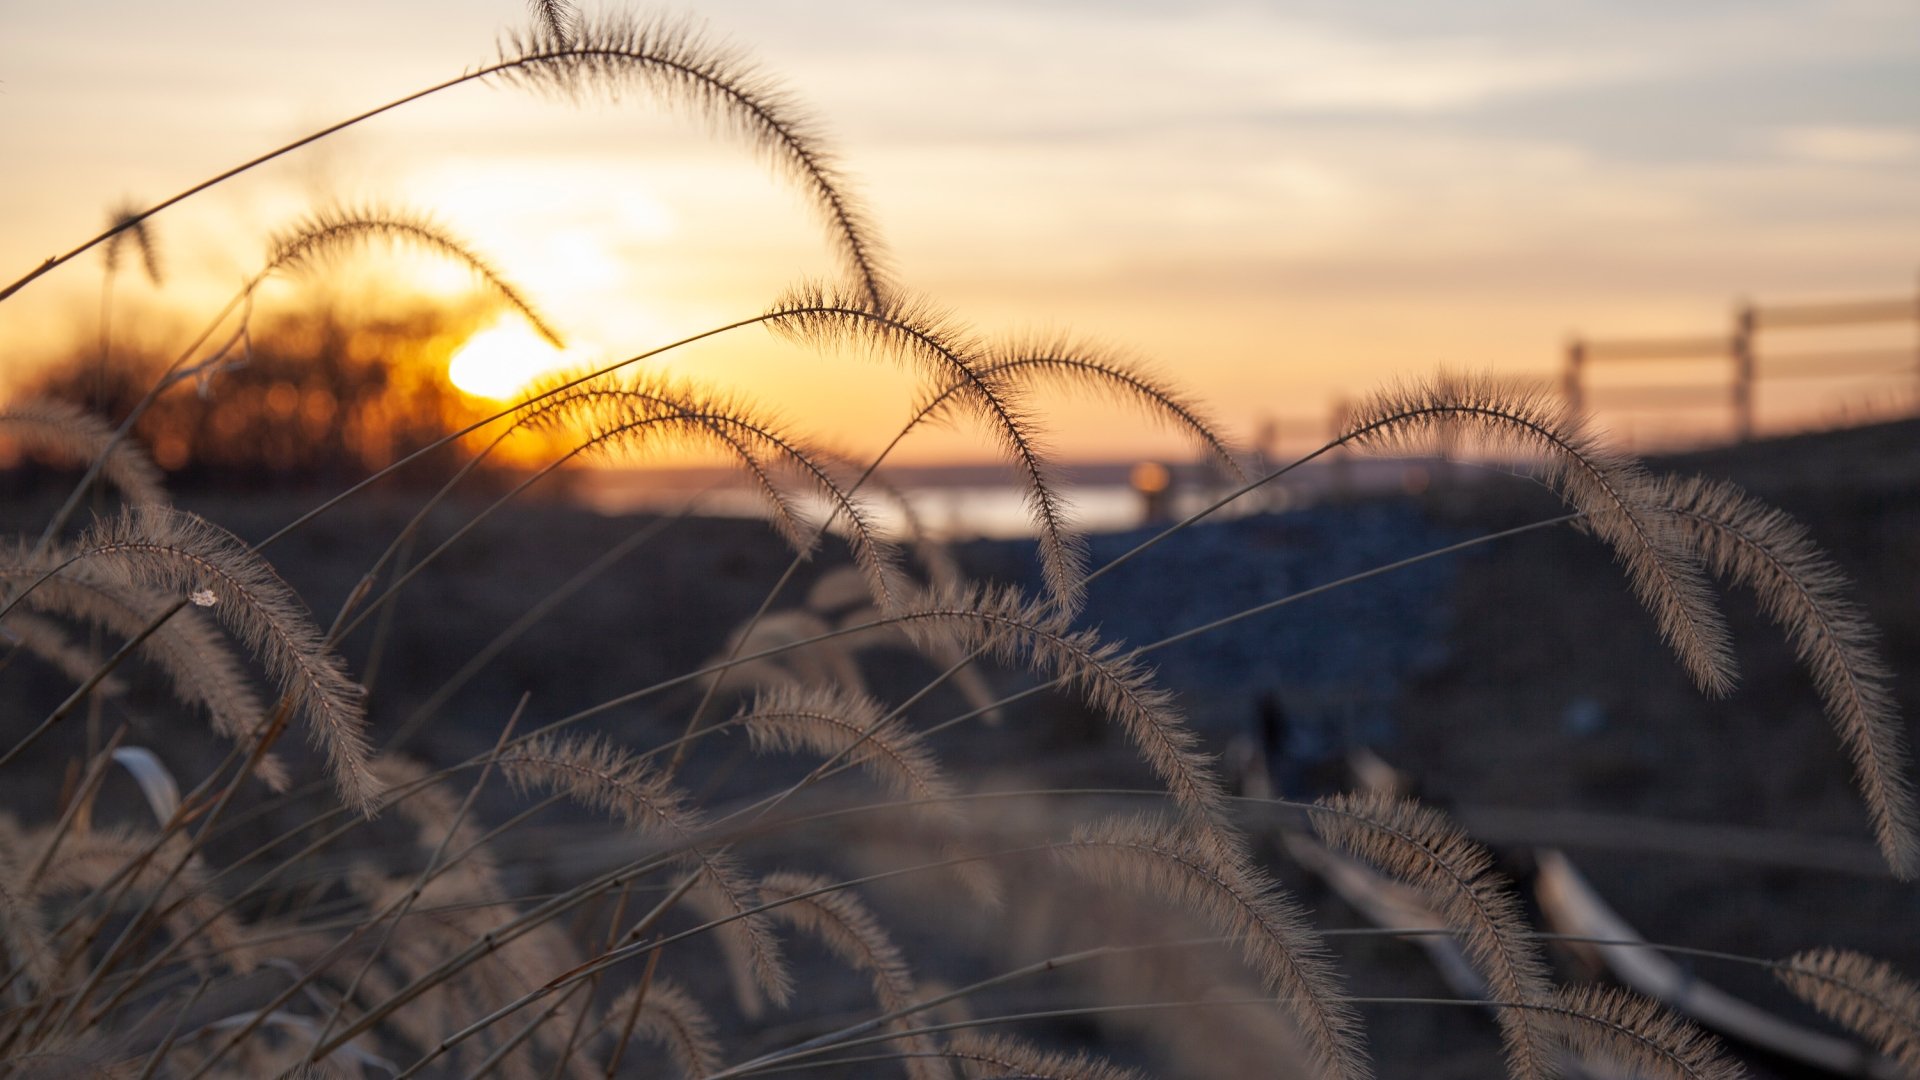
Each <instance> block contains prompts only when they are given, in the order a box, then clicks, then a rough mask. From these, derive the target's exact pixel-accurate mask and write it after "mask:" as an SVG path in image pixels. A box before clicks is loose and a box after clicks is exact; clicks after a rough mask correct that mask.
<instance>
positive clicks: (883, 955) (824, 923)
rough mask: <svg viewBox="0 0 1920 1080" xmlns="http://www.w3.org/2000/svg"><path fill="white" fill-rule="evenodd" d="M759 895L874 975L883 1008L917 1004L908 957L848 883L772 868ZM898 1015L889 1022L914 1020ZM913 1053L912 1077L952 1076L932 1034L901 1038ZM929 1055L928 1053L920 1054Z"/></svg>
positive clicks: (903, 1024) (935, 1079) (904, 1024)
mask: <svg viewBox="0 0 1920 1080" xmlns="http://www.w3.org/2000/svg"><path fill="white" fill-rule="evenodd" d="M760 897H761V900H762V901H763V902H764V903H769V904H774V905H776V906H775V907H772V908H770V909H769V911H771V913H772V914H773V916H774V917H775V918H777V919H780V920H782V921H784V922H787V923H790V924H792V925H793V926H794V927H795V928H796V929H798V930H801V931H803V932H805V933H808V934H811V935H813V936H814V937H815V938H817V939H818V940H819V941H820V943H821V944H823V945H825V946H826V947H827V949H828V950H829V951H831V952H832V953H833V954H834V955H835V956H837V957H839V958H840V959H841V961H843V962H844V963H846V964H847V965H848V966H849V967H851V968H853V969H854V970H856V971H861V972H865V973H866V974H867V976H868V977H869V978H871V979H872V981H873V996H874V1000H875V1001H876V1002H877V1003H878V1004H879V1006H880V1009H881V1011H882V1012H889V1013H891V1012H897V1011H899V1010H902V1009H905V1008H907V1007H909V1006H910V1005H912V1004H913V999H914V987H913V973H912V972H911V970H909V969H908V967H907V961H906V958H905V957H904V956H902V955H901V953H900V950H899V948H898V947H897V946H895V945H894V943H893V939H892V938H891V937H890V936H888V934H887V931H886V928H885V927H883V926H881V925H880V920H879V919H878V918H876V917H875V916H874V914H873V912H872V911H871V910H869V909H868V907H867V906H866V904H864V903H862V902H861V901H860V898H859V897H858V896H855V895H854V894H853V893H852V892H851V891H849V890H847V889H838V888H834V886H833V882H832V881H830V880H828V879H827V878H825V877H821V876H819V875H815V874H798V873H780V874H769V875H767V876H766V877H765V878H763V879H761V882H760ZM913 1023H914V1022H913V1020H912V1018H911V1017H905V1016H903V1017H900V1018H898V1019H896V1020H894V1021H892V1022H891V1023H890V1024H889V1026H890V1027H892V1028H894V1029H896V1030H898V1029H904V1028H911V1027H912V1026H913ZM903 1041H904V1043H905V1045H906V1049H907V1051H908V1053H909V1054H912V1055H916V1056H910V1057H908V1058H906V1059H905V1061H904V1062H903V1064H904V1065H905V1066H906V1070H907V1075H908V1076H910V1077H912V1078H913V1080H952V1076H953V1074H952V1073H951V1072H950V1071H949V1070H947V1069H945V1068H943V1067H942V1066H941V1065H940V1063H939V1062H938V1060H937V1059H936V1058H935V1056H934V1055H936V1054H937V1053H938V1051H939V1043H938V1042H936V1041H935V1040H934V1038H933V1037H932V1036H929V1035H913V1036H910V1037H908V1038H906V1039H905V1040H903ZM919 1055H925V1056H919Z"/></svg>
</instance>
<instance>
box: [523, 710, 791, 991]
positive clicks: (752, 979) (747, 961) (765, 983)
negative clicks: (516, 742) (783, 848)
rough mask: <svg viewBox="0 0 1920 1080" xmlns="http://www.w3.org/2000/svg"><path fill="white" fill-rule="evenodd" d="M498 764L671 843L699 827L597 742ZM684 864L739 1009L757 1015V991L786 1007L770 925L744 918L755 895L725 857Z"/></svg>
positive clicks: (543, 749)
mask: <svg viewBox="0 0 1920 1080" xmlns="http://www.w3.org/2000/svg"><path fill="white" fill-rule="evenodd" d="M499 764H500V769H501V771H502V772H503V773H505V774H506V776H507V778H508V779H509V780H511V781H512V782H513V783H514V785H515V786H516V787H518V788H520V789H521V790H522V791H526V790H531V789H535V788H545V789H547V790H551V791H556V792H560V793H562V794H565V795H567V796H568V797H570V798H572V799H574V800H575V801H577V802H579V803H581V804H583V805H586V806H589V807H592V808H594V809H596V810H600V811H602V812H605V813H608V814H611V815H613V816H615V817H618V818H620V819H621V820H623V821H625V822H626V823H627V824H628V825H630V826H633V827H635V828H640V829H644V830H646V831H648V832H651V833H653V834H655V835H660V836H664V837H666V838H667V839H669V840H670V841H672V842H674V843H678V844H688V843H691V842H692V839H693V838H694V837H695V836H696V835H697V834H698V833H699V831H700V829H701V826H702V821H701V818H700V815H699V814H698V813H697V812H696V811H694V810H692V809H690V808H689V807H688V805H687V799H686V795H685V794H684V793H683V792H681V791H680V790H679V789H678V788H676V787H674V786H673V785H672V784H671V783H669V782H668V781H667V780H666V778H665V777H663V776H661V775H660V774H658V773H656V772H654V771H653V770H651V769H649V768H648V767H647V766H646V765H645V764H644V763H643V762H641V761H639V760H638V759H636V758H634V757H632V756H631V755H629V754H627V753H626V752H625V751H624V750H621V749H620V748H619V747H616V746H614V745H612V744H610V743H607V742H605V741H602V740H599V739H592V738H588V739H578V738H567V737H552V736H550V737H544V738H541V739H538V740H535V741H533V742H531V743H528V744H526V745H523V746H520V747H516V748H514V749H512V750H509V751H507V752H506V753H504V754H502V755H501V756H500V759H499ZM685 860H686V861H687V862H689V863H691V864H692V865H693V866H694V867H695V868H696V871H697V873H698V874H699V880H698V883H697V884H696V885H695V886H694V888H693V889H692V890H690V891H689V892H688V894H687V902H688V903H689V904H690V905H692V906H693V907H694V908H695V909H696V910H700V911H702V912H704V913H707V914H708V915H709V916H710V918H712V919H713V920H716V921H717V920H721V919H724V920H726V921H725V922H723V923H721V925H720V926H719V927H717V928H716V930H715V931H714V933H715V934H716V936H717V938H718V940H719V942H720V944H721V947H722V949H723V950H725V951H726V953H727V955H728V959H729V962H730V965H731V970H732V974H733V976H734V985H735V988H736V992H737V993H738V994H739V995H740V997H741V1001H742V1005H743V1007H746V1008H748V1009H749V1010H755V1009H757V1002H758V997H757V995H756V994H755V993H754V991H757V992H758V994H763V995H765V996H766V997H767V998H768V999H769V1000H771V1001H773V1002H774V1003H775V1004H777V1005H785V1004H786V1003H787V1001H788V1000H789V999H790V998H791V996H792V994H793V982H792V977H791V976H790V975H789V974H788V972H787V968H786V964H785V962H784V961H783V960H782V959H781V956H780V943H779V941H778V939H777V938H776V937H775V935H774V933H773V927H772V925H771V922H770V920H769V919H768V918H767V917H766V916H765V915H764V914H758V913H756V914H747V912H748V910H749V909H750V908H752V907H754V906H755V904H754V901H753V895H754V888H753V885H752V884H751V882H750V880H749V878H748V875H747V873H746V871H745V870H744V869H742V867H741V866H740V862H739V860H738V859H737V858H736V857H734V856H733V855H731V854H730V853H728V852H725V851H719V850H712V849H708V848H703V847H693V848H690V849H689V850H688V851H687V853H686V856H685Z"/></svg>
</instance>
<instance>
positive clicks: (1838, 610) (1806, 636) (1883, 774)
mask: <svg viewBox="0 0 1920 1080" xmlns="http://www.w3.org/2000/svg"><path fill="white" fill-rule="evenodd" d="M1653 498H1654V499H1655V500H1656V502H1657V503H1658V504H1659V505H1661V506H1663V507H1665V508H1666V509H1668V510H1670V511H1671V512H1672V513H1673V514H1674V515H1675V516H1676V517H1677V518H1678V519H1679V521H1680V524H1681V527H1682V528H1683V529H1684V530H1685V531H1686V534H1687V537H1688V538H1689V539H1690V540H1691V541H1692V542H1693V543H1694V545H1695V546H1696V547H1697V548H1698V549H1699V550H1700V552H1701V554H1702V555H1703V556H1704V557H1705V559H1706V562H1707V567H1708V568H1709V569H1711V570H1712V571H1713V572H1714V573H1715V574H1718V575H1719V576H1721V577H1724V578H1727V579H1730V580H1732V581H1735V582H1738V583H1739V584H1741V585H1745V586H1747V587H1748V588H1750V589H1752V590H1753V592H1754V595H1756V596H1757V597H1759V600H1760V606H1761V609H1762V610H1764V611H1765V612H1766V613H1767V615H1768V616H1769V617H1770V618H1771V619H1772V620H1773V621H1774V623H1775V624H1777V625H1778V626H1779V627H1780V628H1781V629H1782V630H1783V631H1784V632H1785V633H1786V635H1787V639H1788V640H1789V641H1790V642H1791V643H1792V645H1793V649H1794V653H1795V654H1796V655H1797V656H1798V657H1799V659H1800V662H1801V663H1802V664H1803V665H1805V667H1806V668H1807V671H1808V672H1809V674H1811V675H1812V676H1813V681H1814V686H1815V687H1816V688H1817V689H1818V691H1819V693H1820V697H1821V699H1822V702H1823V703H1824V704H1825V706H1826V712H1827V717H1828V719H1829V720H1830V721H1831V722H1832V724H1833V726H1834V729H1835V730H1836V731H1837V732H1838V733H1839V735H1840V741H1841V743H1842V745H1844V746H1845V747H1846V749H1847V754H1848V756H1849V757H1851V758H1852V760H1853V767H1854V771H1855V774H1856V775H1857V776H1858V778H1859V784H1860V790H1861V794H1862V796H1863V797H1864V798H1865V800H1866V803H1867V813H1868V817H1869V818H1870V820H1871V822H1872V825H1873V833H1874V837H1875V839H1876V840H1877V841H1878V843H1879V845H1880V852H1881V854H1882V856H1883V857H1885V859H1886V860H1887V865H1888V866H1890V867H1891V868H1892V869H1893V872H1894V876H1896V877H1898V878H1900V879H1901V880H1903V881H1911V880H1913V879H1914V878H1915V877H1916V876H1920V810H1916V808H1915V805H1914V792H1913V781H1912V780H1911V779H1910V773H1911V772H1912V762H1911V760H1910V757H1909V755H1908V752H1907V740H1906V734H1905V731H1904V730H1903V725H1902V723H1901V719H1900V714H1899V709H1898V706H1897V705H1896V703H1895V702H1894V699H1893V693H1892V691H1891V689H1890V687H1889V685H1888V684H1889V683H1890V682H1891V680H1892V678H1893V676H1892V673H1891V672H1890V671H1889V670H1888V669H1887V665H1886V661H1884V660H1882V659H1881V657H1880V651H1879V649H1878V648H1877V647H1876V646H1875V642H1874V639H1873V631H1872V628H1871V627H1870V626H1869V624H1868V623H1867V619H1866V616H1865V614H1864V613H1863V612H1862V611H1861V610H1860V607H1859V605H1858V604H1856V603H1854V602H1853V600H1852V599H1851V598H1849V596H1848V595H1847V593H1848V589H1849V585H1848V582H1847V579H1846V575H1845V574H1843V573H1841V571H1840V569H1839V567H1837V566H1835V565H1834V564H1833V561H1832V560H1831V559H1829V558H1827V556H1826V555H1825V554H1824V553H1823V552H1822V551H1821V550H1820V548H1819V546H1818V545H1816V544H1815V543H1814V542H1813V538H1812V537H1811V536H1809V535H1808V534H1807V530H1806V529H1805V528H1804V527H1803V526H1801V525H1800V523H1799V522H1797V521H1794V520H1793V519H1792V518H1790V517H1788V516H1787V515H1786V514H1784V513H1782V512H1780V511H1779V510H1776V509H1774V508H1773V507H1770V506H1767V505H1765V504H1763V503H1761V502H1759V501H1757V500H1755V499H1752V498H1750V497H1749V496H1748V495H1747V494H1746V493H1745V492H1743V491H1741V490H1740V489H1739V488H1737V487H1735V486H1734V485H1732V484H1728V483H1721V482H1714V481H1709V480H1706V479H1703V478H1700V477H1693V478H1690V479H1683V478H1680V477H1673V476H1668V477H1662V478H1661V479H1660V480H1658V481H1656V482H1655V484H1654V488H1653Z"/></svg>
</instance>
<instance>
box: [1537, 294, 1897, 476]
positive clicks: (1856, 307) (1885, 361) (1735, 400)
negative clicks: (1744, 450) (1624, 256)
mask: <svg viewBox="0 0 1920 1080" xmlns="http://www.w3.org/2000/svg"><path fill="white" fill-rule="evenodd" d="M1900 322H1911V323H1913V324H1914V326H1915V329H1916V336H1915V340H1914V343H1913V344H1912V345H1911V346H1908V347H1902V348H1870V349H1833V350H1827V349H1822V350H1808V349H1805V348H1802V349H1800V350H1797V351H1792V352H1786V353H1778V354H1775V353H1769V354H1767V355H1764V356H1763V355H1761V354H1760V352H1759V348H1758V346H1759V338H1760V332H1761V331H1763V330H1764V331H1769V332H1779V331H1794V330H1812V329H1835V328H1841V327H1852V326H1868V325H1881V324H1888V323H1900ZM1627 363H1632V364H1640V363H1657V364H1662V365H1664V364H1701V363H1722V364H1725V365H1726V366H1725V368H1724V370H1725V372H1726V377H1725V381H1724V382H1722V381H1719V380H1718V379H1715V380H1713V381H1708V382H1695V383H1687V384H1638V385H1613V386H1595V385H1592V384H1591V382H1590V380H1591V376H1592V372H1591V370H1590V369H1591V368H1592V367H1593V365H1595V364H1608V365H1613V364H1627ZM1875 375H1879V376H1898V375H1908V376H1910V377H1911V378H1912V379H1913V380H1914V385H1915V388H1916V389H1920V289H1916V291H1915V293H1914V295H1912V296H1910V297H1904V298H1891V299H1885V298H1883V299H1872V300H1849V301H1837V302H1828V303H1799V304H1766V305H1755V304H1751V303H1741V304H1739V305H1737V306H1735V308H1734V311H1733V329H1732V332H1731V333H1728V334H1725V335H1702V336H1698V337H1670V338H1601V339H1599V340H1589V339H1586V338H1583V337H1579V336H1575V337H1574V338H1572V339H1571V340H1569V341H1568V342H1567V351H1566V362H1565V366H1564V368H1563V374H1562V377H1561V385H1562V389H1563V392H1564V393H1565V394H1566V397H1567V401H1568V402H1569V403H1570V404H1571V405H1573V406H1574V407H1575V408H1576V409H1587V408H1590V407H1592V406H1594V405H1596V404H1600V405H1613V406H1615V407H1633V406H1637V407H1640V408H1665V407H1671V408H1690V407H1698V406H1699V405H1700V404H1702V403H1703V402H1705V403H1711V402H1712V401H1714V400H1722V401H1725V402H1726V404H1727V407H1728V409H1729V411H1730V413H1731V415H1732V420H1733V431H1734V437H1735V438H1736V439H1738V440H1740V441H1742V442H1744V441H1746V440H1748V439H1751V438H1753V433H1754V393H1755V389H1756V384H1757V383H1758V382H1759V381H1760V380H1761V379H1762V378H1765V379H1769V380H1773V379H1796V380H1798V379H1823V378H1841V377H1854V378H1859V377H1864V376H1875Z"/></svg>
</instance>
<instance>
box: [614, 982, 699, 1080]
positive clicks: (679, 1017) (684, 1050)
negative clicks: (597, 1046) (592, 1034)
mask: <svg viewBox="0 0 1920 1080" xmlns="http://www.w3.org/2000/svg"><path fill="white" fill-rule="evenodd" d="M642 989H643V988H642V987H641V986H631V987H628V988H627V989H626V991H625V992H623V993H622V994H621V995H620V996H619V997H616V998H614V999H613V1001H612V1002H611V1003H610V1004H608V1006H607V1011H606V1013H605V1014H604V1019H603V1020H602V1023H601V1030H602V1031H605V1032H612V1033H613V1035H614V1037H615V1038H618V1037H619V1036H620V1032H621V1031H622V1030H624V1029H625V1026H626V1023H627V1017H628V1016H631V1015H632V1014H633V1006H634V1002H635V1000H636V999H639V995H640V993H641V992H642ZM644 990H645V992H646V995H647V996H646V997H645V998H644V999H640V1001H639V1003H640V1015H639V1016H638V1017H637V1018H636V1019H635V1020H634V1023H633V1036H634V1037H635V1038H638V1039H641V1040H643V1041H646V1042H650V1043H654V1044H656V1045H658V1046H662V1047H664V1048H665V1049H666V1051H667V1056H668V1057H669V1058H670V1059H672V1061H673V1064H674V1067H675V1068H677V1069H678V1070H679V1071H680V1075H681V1076H684V1077H686V1078H687V1080H699V1078H700V1077H702V1076H706V1075H707V1074H709V1073H713V1072H718V1071H719V1069H720V1063H721V1049H720V1039H719V1036H718V1035H717V1034H715V1032H716V1031H717V1028H716V1027H715V1026H714V1023H713V1019H712V1018H711V1017H709V1016H708V1015H707V1012H706V1010H705V1009H702V1008H701V1007H700V1003H699V1002H698V1001H696V1000H695V999H694V997H693V995H692V994H689V993H687V991H686V989H685V988H684V987H682V986H681V985H680V984H679V983H677V982H674V981H673V980H672V979H670V978H667V977H666V976H664V975H655V976H654V977H653V980H652V982H651V983H650V984H647V985H646V986H645V987H644Z"/></svg>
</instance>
